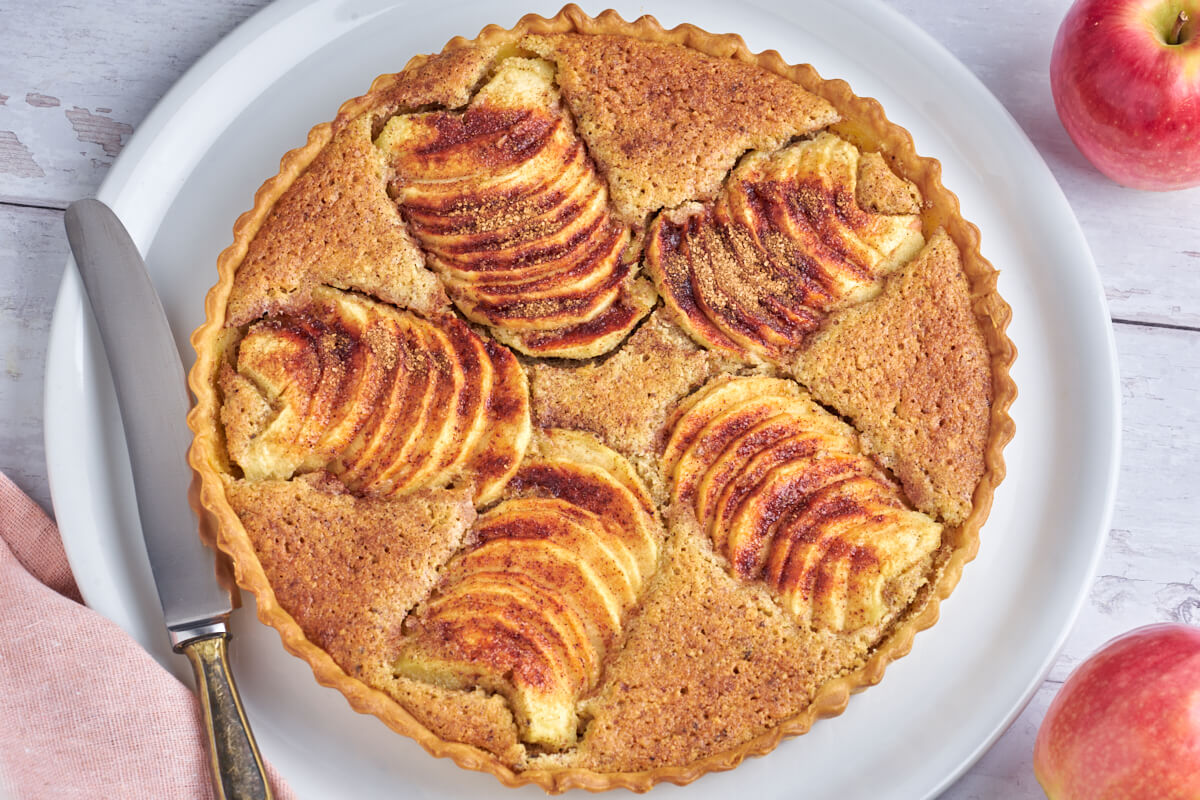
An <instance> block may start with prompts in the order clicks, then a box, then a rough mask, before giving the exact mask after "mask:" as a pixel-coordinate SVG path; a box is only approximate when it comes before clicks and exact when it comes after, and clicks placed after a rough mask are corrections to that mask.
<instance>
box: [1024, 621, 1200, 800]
mask: <svg viewBox="0 0 1200 800" xmlns="http://www.w3.org/2000/svg"><path fill="white" fill-rule="evenodd" d="M1033 771H1034V774H1035V775H1037V779H1038V781H1039V782H1040V783H1041V784H1042V788H1043V789H1044V790H1045V792H1046V795H1047V796H1048V797H1049V798H1050V800H1084V798H1086V799H1087V800H1196V798H1200V628H1196V627H1192V626H1190V625H1182V624H1170V623H1168V624H1160V625H1147V626H1145V627H1142V628H1137V629H1135V630H1133V631H1130V632H1129V633H1126V634H1124V635H1122V636H1118V637H1117V638H1116V639H1113V640H1112V641H1111V642H1109V643H1108V644H1106V645H1105V646H1104V647H1102V648H1100V650H1099V651H1097V652H1096V653H1095V654H1094V655H1092V656H1091V657H1090V658H1088V660H1087V661H1085V662H1083V664H1081V665H1080V666H1079V667H1078V668H1077V669H1076V670H1075V671H1074V672H1072V673H1071V675H1070V677H1068V678H1067V682H1066V683H1064V684H1063V687H1062V689H1060V690H1059V692H1058V695H1057V696H1055V698H1054V700H1053V702H1051V703H1050V708H1049V710H1047V712H1046V718H1045V720H1043V721H1042V727H1041V729H1040V730H1039V731H1038V735H1037V742H1036V744H1034V748H1033Z"/></svg>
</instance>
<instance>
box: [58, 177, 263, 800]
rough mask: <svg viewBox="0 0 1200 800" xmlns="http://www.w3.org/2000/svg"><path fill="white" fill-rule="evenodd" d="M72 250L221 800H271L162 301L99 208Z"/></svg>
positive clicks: (129, 244)
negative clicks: (198, 492) (197, 507)
mask: <svg viewBox="0 0 1200 800" xmlns="http://www.w3.org/2000/svg"><path fill="white" fill-rule="evenodd" d="M64 223H65V225H66V229H67V238H68V239H69V240H70V243H71V251H72V253H73V254H74V256H75V264H76V266H77V268H78V270H79V276H80V278H81V279H82V280H83V285H84V289H85V293H86V294H87V297H88V300H89V302H90V303H91V306H92V311H93V315H94V316H95V319H96V326H97V328H98V329H99V331H100V338H101V340H102V342H103V343H104V350H105V353H106V355H107V358H108V364H109V369H110V371H111V372H112V377H113V384H114V386H115V387H116V393H117V405H118V407H119V408H120V412H121V421H122V425H123V427H124V430H125V441H126V443H127V445H128V448H129V461H130V469H131V471H132V475H133V485H134V492H135V495H136V497H137V509H138V518H139V520H140V521H141V526H142V536H143V538H144V539H145V542H146V552H147V555H148V556H149V559H150V568H151V572H153V574H154V583H155V588H156V589H157V590H158V598H159V602H160V603H161V605H162V610H163V619H164V621H165V623H166V627H167V631H168V633H169V635H170V637H171V643H172V646H173V647H174V649H175V652H177V653H184V654H185V655H187V657H188V659H189V660H190V661H191V663H192V668H193V671H194V672H195V674H196V684H197V689H198V692H199V695H200V700H201V706H202V708H203V710H204V719H205V726H206V728H207V733H208V738H209V745H210V750H209V752H210V755H211V762H212V767H213V773H214V778H215V780H214V790H215V792H216V795H217V797H218V798H222V799H224V798H229V799H230V800H232V798H270V797H271V793H270V789H269V786H268V785H267V782H266V778H265V776H264V773H263V766H262V758H261V756H260V755H259V753H258V748H257V746H256V745H255V742H254V736H253V734H252V733H251V732H250V727H249V724H248V722H247V720H246V716H245V711H244V710H243V708H242V704H241V699H240V697H239V696H238V694H237V687H236V684H235V683H234V682H233V675H232V672H231V671H230V670H229V665H228V658H227V650H226V642H227V640H228V638H229V632H228V628H227V622H228V619H229V615H230V613H231V611H232V610H233V607H232V603H231V601H230V598H229V594H228V593H227V592H226V591H225V590H224V589H222V588H221V587H220V586H219V585H218V583H217V580H216V574H215V571H214V556H213V553H212V552H211V551H210V550H209V549H208V548H206V547H205V546H204V544H203V543H202V542H201V540H200V537H199V535H197V521H196V517H195V514H194V513H193V511H192V508H191V506H190V505H189V503H188V499H187V498H188V487H189V486H190V485H191V482H192V470H191V467H190V466H188V463H187V459H186V454H187V450H188V447H189V445H190V444H191V434H190V432H189V431H188V428H187V425H186V421H185V420H186V416H187V412H188V408H189V406H190V402H189V400H188V394H187V385H186V383H185V379H184V375H183V364H182V362H181V361H180V360H179V352H178V351H177V350H176V349H175V339H174V337H173V336H172V335H171V328H170V324H169V323H168V321H167V317H166V313H165V312H164V311H163V306H162V301H161V300H160V299H159V297H158V293H157V292H156V291H155V290H154V285H153V284H152V283H151V282H150V276H149V275H148V274H147V272H146V267H145V264H144V262H143V261H142V257H141V254H140V253H139V252H138V249H137V246H136V245H135V244H134V242H133V239H132V238H131V237H130V236H129V233H128V232H127V231H126V230H125V227H124V225H122V224H121V221H120V220H119V219H118V218H117V216H116V214H115V213H113V211H112V210H111V209H110V208H109V207H108V206H106V205H104V204H103V203H101V202H100V201H98V200H80V201H78V202H75V203H72V204H71V205H70V206H69V207H68V208H67V211H66V214H65V215H64Z"/></svg>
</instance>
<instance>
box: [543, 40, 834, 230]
mask: <svg viewBox="0 0 1200 800" xmlns="http://www.w3.org/2000/svg"><path fill="white" fill-rule="evenodd" d="M521 45H522V46H523V47H527V48H529V49H530V50H533V51H534V52H536V53H537V54H539V55H541V56H543V57H544V58H548V59H550V60H551V61H553V62H554V63H555V64H556V65H557V67H558V85H559V86H560V87H561V88H562V92H563V99H564V100H565V102H566V104H567V106H568V107H569V108H570V109H571V112H572V113H573V114H574V115H575V119H576V121H577V124H578V126H579V131H580V134H581V135H582V136H583V138H584V139H585V140H586V141H587V143H588V149H589V151H590V152H591V153H592V155H593V157H594V158H595V159H596V161H597V163H598V164H599V165H600V169H601V170H602V171H603V172H604V173H605V176H606V177H607V178H608V182H609V185H610V186H611V187H612V189H611V190H612V196H613V203H614V205H615V206H616V209H617V213H618V214H620V215H622V216H623V217H624V218H625V219H626V220H627V221H629V222H630V223H634V224H636V223H640V222H641V221H642V220H643V219H644V218H645V217H646V215H648V214H650V213H652V212H654V211H657V210H658V209H660V208H672V207H674V206H676V205H678V204H679V203H682V202H684V201H685V200H708V199H711V198H712V197H713V196H714V195H715V194H716V192H717V189H718V188H719V187H720V185H721V182H722V180H724V178H725V176H726V175H727V174H728V173H729V170H730V169H731V168H732V167H733V164H734V162H735V161H736V160H737V158H738V157H739V156H740V155H741V154H742V153H744V152H746V151H747V150H774V149H775V148H777V147H779V146H780V145H781V144H783V143H784V142H786V141H787V140H788V139H789V138H791V137H793V136H800V135H803V134H805V133H810V132H812V131H815V130H818V129H820V128H824V127H825V126H826V125H828V124H830V123H831V122H834V121H835V120H836V119H837V112H836V111H834V109H833V107H832V106H830V105H829V104H828V103H826V102H824V101H823V100H821V99H819V98H817V97H815V96H814V95H812V94H809V93H808V92H806V91H803V90H802V89H800V88H799V87H797V86H796V84H794V83H792V82H790V81H787V80H781V79H779V78H777V77H776V76H774V75H770V76H766V77H765V78H764V76H763V75H762V73H761V72H760V71H759V70H757V69H755V68H754V67H753V66H751V65H748V64H742V63H739V62H737V61H732V60H729V59H727V58H696V57H695V55H694V53H693V52H689V51H688V50H685V49H684V48H683V47H681V46H679V45H677V44H667V43H660V42H654V41H644V40H640V39H631V38H628V37H625V36H608V35H603V34H601V35H597V36H587V37H565V36H535V37H529V38H526V39H523V40H522V41H521Z"/></svg>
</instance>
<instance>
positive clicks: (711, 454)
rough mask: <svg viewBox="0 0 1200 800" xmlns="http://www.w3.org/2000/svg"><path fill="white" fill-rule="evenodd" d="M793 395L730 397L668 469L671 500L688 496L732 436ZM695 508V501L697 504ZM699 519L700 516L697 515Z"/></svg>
mask: <svg viewBox="0 0 1200 800" xmlns="http://www.w3.org/2000/svg"><path fill="white" fill-rule="evenodd" d="M794 399H795V396H794V395H792V394H791V393H788V394H786V395H782V394H767V395H759V396H757V397H751V398H748V399H744V400H733V401H731V402H730V403H728V405H726V407H725V408H724V410H721V411H719V412H718V413H716V414H715V415H714V416H712V417H711V418H710V419H709V421H708V422H707V423H705V425H704V427H702V428H701V429H700V430H699V431H698V432H697V434H696V436H695V438H694V439H693V440H692V443H691V445H690V446H689V447H688V448H687V449H686V450H684V451H683V453H682V455H680V457H679V461H678V462H677V463H676V464H675V468H674V469H673V470H672V471H671V479H672V480H673V481H674V484H673V488H672V491H671V497H672V502H688V501H690V500H692V498H693V497H694V495H695V492H696V489H697V486H698V484H699V483H700V481H702V480H703V478H704V476H705V475H707V474H708V472H709V470H710V469H711V468H712V466H713V464H714V462H715V461H716V460H717V459H718V458H720V456H721V453H722V452H724V450H725V448H726V447H728V446H729V445H730V444H731V443H732V442H733V441H734V440H736V439H737V438H738V437H739V436H741V435H742V434H743V433H745V432H746V431H747V430H749V429H751V428H753V427H754V426H756V425H757V424H758V423H760V422H762V421H763V420H765V419H767V418H768V417H771V416H774V415H776V414H778V413H779V412H780V411H781V410H783V409H785V408H786V407H787V406H788V403H789V401H792V400H794ZM697 512H699V505H698V504H697ZM699 518H700V519H703V517H699Z"/></svg>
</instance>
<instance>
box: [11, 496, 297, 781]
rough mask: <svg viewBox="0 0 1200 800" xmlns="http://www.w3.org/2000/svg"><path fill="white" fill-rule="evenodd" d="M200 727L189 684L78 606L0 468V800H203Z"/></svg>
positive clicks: (34, 509)
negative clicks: (149, 799)
mask: <svg viewBox="0 0 1200 800" xmlns="http://www.w3.org/2000/svg"><path fill="white" fill-rule="evenodd" d="M181 658H182V656H181ZM202 731H203V728H202V723H201V720H200V709H199V706H198V704H197V702H196V698H195V696H194V695H193V694H192V692H191V691H190V690H189V689H188V687H186V686H184V685H183V684H182V683H180V682H179V681H178V680H176V679H175V678H174V677H173V676H172V675H171V674H170V673H168V672H167V671H166V670H164V669H163V668H162V667H160V666H159V665H158V663H157V662H156V661H155V660H154V659H153V658H151V657H150V655H149V654H148V653H147V652H146V651H145V650H143V649H142V647H141V646H140V645H138V643H137V642H135V641H134V640H133V639H132V638H130V637H129V636H128V635H127V634H126V633H125V632H124V631H122V630H121V629H120V628H119V627H117V625H116V624H114V623H113V622H110V621H109V620H107V619H105V618H104V617H102V616H100V615H99V614H97V613H96V612H95V611H92V610H91V609H90V608H88V607H87V606H85V605H83V604H82V599H81V598H80V596H79V589H78V588H77V587H76V586H75V580H74V578H73V577H72V575H71V570H70V567H69V566H68V565H67V557H66V553H64V552H63V546H62V540H61V539H60V538H59V536H58V529H57V528H56V527H55V525H54V523H53V522H51V521H50V519H49V518H48V517H47V516H46V515H45V514H44V513H42V510H41V509H40V508H38V506H37V504H36V503H34V502H33V501H32V500H30V499H29V498H28V497H27V496H25V494H24V493H23V492H21V490H20V489H18V488H17V486H16V485H15V484H14V483H13V482H12V481H10V480H9V479H8V478H7V477H6V476H5V475H4V474H3V473H0V798H5V797H7V798H11V800H49V798H54V800H67V799H68V798H81V800H82V798H87V800H95V798H102V797H105V798H106V797H114V798H116V797H119V798H155V799H156V800H157V798H169V799H170V800H175V799H176V798H197V800H207V799H208V798H211V797H212V796H213V789H212V779H211V776H210V775H209V771H208V754H207V751H206V745H205V741H204V734H203V732H202ZM267 772H268V778H269V780H270V781H271V786H272V788H273V790H274V792H275V797H276V798H279V800H290V798H292V797H293V795H292V793H291V792H290V791H289V790H288V788H287V787H286V786H285V785H284V784H283V782H282V780H281V779H280V778H279V776H278V775H277V774H275V773H274V772H273V771H272V770H271V769H270V767H268V768H267Z"/></svg>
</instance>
